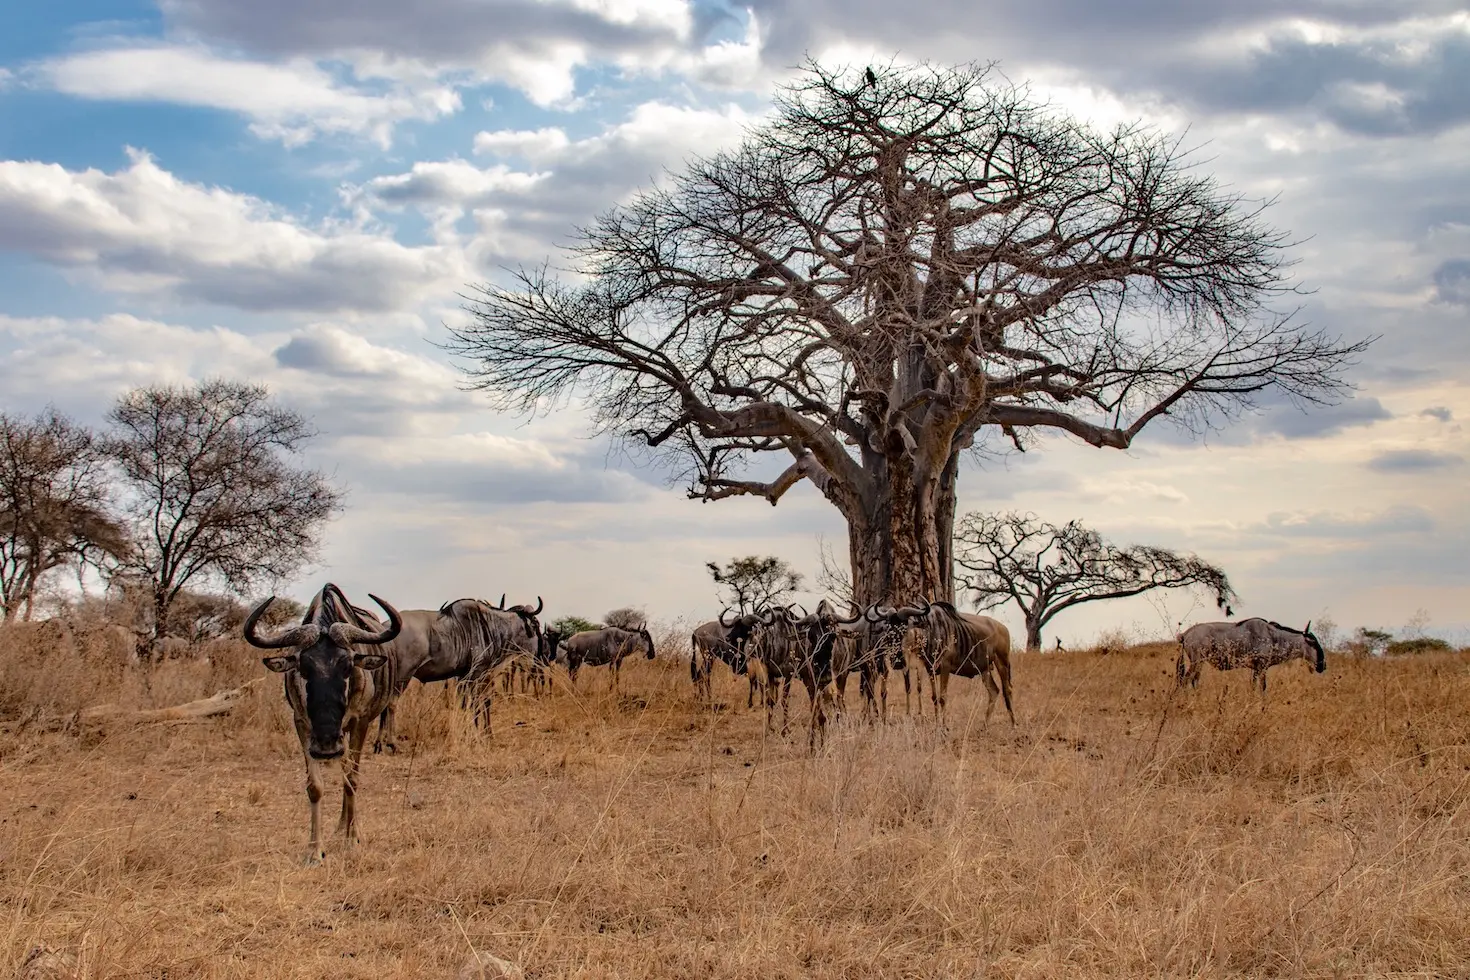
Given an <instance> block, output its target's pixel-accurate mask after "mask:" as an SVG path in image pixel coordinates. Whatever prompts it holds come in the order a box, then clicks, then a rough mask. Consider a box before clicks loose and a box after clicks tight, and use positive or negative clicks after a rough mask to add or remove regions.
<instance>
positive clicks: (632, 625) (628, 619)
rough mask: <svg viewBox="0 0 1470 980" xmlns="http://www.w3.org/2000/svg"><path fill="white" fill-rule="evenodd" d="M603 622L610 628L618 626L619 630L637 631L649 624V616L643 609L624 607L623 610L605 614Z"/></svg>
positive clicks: (614, 610)
mask: <svg viewBox="0 0 1470 980" xmlns="http://www.w3.org/2000/svg"><path fill="white" fill-rule="evenodd" d="M602 621H603V622H604V623H606V624H607V625H608V626H616V627H618V628H619V629H625V630H636V629H640V628H642V627H643V626H644V625H645V624H647V622H648V614H647V613H645V612H644V611H643V610H642V609H634V608H633V607H632V606H624V607H623V608H621V609H613V610H611V611H609V612H607V613H605V614H604V615H603V617H602Z"/></svg>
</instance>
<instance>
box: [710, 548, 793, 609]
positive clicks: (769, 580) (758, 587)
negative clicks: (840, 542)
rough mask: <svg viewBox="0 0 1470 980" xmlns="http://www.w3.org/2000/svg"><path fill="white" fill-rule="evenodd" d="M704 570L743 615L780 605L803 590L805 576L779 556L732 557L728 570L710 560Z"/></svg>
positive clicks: (726, 598) (726, 565)
mask: <svg viewBox="0 0 1470 980" xmlns="http://www.w3.org/2000/svg"><path fill="white" fill-rule="evenodd" d="M704 567H705V568H707V569H709V574H710V578H712V579H714V580H715V584H716V585H718V586H719V587H720V588H721V590H722V591H723V592H724V599H725V600H727V601H728V603H729V605H731V606H733V607H734V608H735V609H737V610H739V611H740V612H741V613H748V612H753V611H754V610H756V609H759V608H761V607H762V606H766V605H769V604H771V603H774V602H779V601H780V600H781V599H783V598H785V597H786V596H788V595H790V594H791V593H792V592H795V591H796V590H797V589H799V588H801V573H800V572H798V571H796V570H795V569H793V568H792V567H791V566H790V565H789V564H787V563H786V561H785V560H783V559H781V558H777V557H776V556H775V555H764V556H762V555H746V556H745V557H744V558H731V559H730V560H729V561H728V562H726V563H725V565H724V567H721V566H720V565H718V564H716V563H715V562H712V561H709V562H705V563H704Z"/></svg>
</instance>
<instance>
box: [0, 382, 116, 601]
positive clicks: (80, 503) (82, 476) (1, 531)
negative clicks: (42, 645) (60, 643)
mask: <svg viewBox="0 0 1470 980" xmlns="http://www.w3.org/2000/svg"><path fill="white" fill-rule="evenodd" d="M106 500H107V472H106V461H105V459H104V457H103V454H102V452H101V451H100V449H99V446H98V444H97V440H96V438H95V437H94V435H93V434H92V432H91V431H90V430H89V429H87V428H85V427H83V426H80V425H77V424H76V423H75V422H73V421H71V420H70V419H68V418H67V417H66V416H64V415H61V414H58V413H57V412H56V411H55V410H48V411H46V412H44V413H42V414H41V415H39V416H37V417H36V418H34V419H27V418H20V417H16V416H11V415H6V414H3V413H0V618H3V619H4V620H6V621H9V620H13V619H15V618H16V617H17V616H20V617H21V618H23V619H30V618H31V613H32V610H33V609H34V607H35V603H36V595H37V589H38V588H39V587H40V585H41V582H42V580H43V579H45V577H46V576H47V575H48V574H49V573H51V572H53V571H56V570H58V569H61V568H65V567H68V566H70V567H80V566H85V565H87V564H96V565H99V566H100V565H101V564H102V563H103V562H104V561H106V560H108V559H118V558H122V557H123V556H125V555H126V554H127V553H128V551H129V542H128V538H127V532H126V531H125V530H124V529H123V527H122V525H121V524H120V523H119V522H118V521H117V520H116V519H115V518H114V517H113V516H112V515H111V514H110V513H109V512H108V510H107V506H106Z"/></svg>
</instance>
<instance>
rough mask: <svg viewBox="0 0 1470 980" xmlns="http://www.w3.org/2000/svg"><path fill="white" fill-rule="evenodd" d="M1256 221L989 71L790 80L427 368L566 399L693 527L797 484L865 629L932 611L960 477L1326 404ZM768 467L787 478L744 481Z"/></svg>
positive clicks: (1127, 139) (492, 306) (492, 305)
mask: <svg viewBox="0 0 1470 980" xmlns="http://www.w3.org/2000/svg"><path fill="white" fill-rule="evenodd" d="M1262 207H1263V206H1261V205H1253V204H1250V203H1248V202H1246V201H1245V200H1243V199H1241V198H1240V197H1238V196H1237V195H1234V194H1232V193H1228V192H1226V191H1224V190H1222V189H1221V188H1220V187H1219V186H1218V185H1217V184H1216V183H1215V182H1214V181H1213V180H1212V179H1211V178H1210V177H1209V176H1208V175H1207V174H1205V173H1202V172H1201V171H1200V170H1199V169H1198V168H1197V167H1196V166H1195V165H1194V164H1193V163H1192V161H1191V160H1190V159H1189V156H1188V153H1187V152H1186V151H1185V150H1184V149H1183V148H1182V147H1181V146H1180V144H1179V142H1178V141H1177V140H1176V139H1174V138H1172V137H1169V136H1165V135H1162V134H1159V133H1156V132H1153V131H1151V130H1149V129H1147V128H1144V127H1142V126H1131V127H1123V128H1120V129H1116V130H1113V131H1110V132H1106V133H1101V132H1096V131H1094V130H1092V129H1090V128H1088V127H1086V126H1084V125H1082V124H1080V123H1077V122H1075V121H1073V120H1071V119H1068V118H1066V117H1064V116H1062V115H1060V114H1058V113H1056V112H1053V111H1051V110H1048V109H1047V108H1045V107H1041V106H1038V105H1036V104H1035V103H1033V102H1032V101H1030V100H1029V98H1028V97H1027V96H1026V94H1025V93H1024V92H1023V91H1022V90H1019V89H1017V88H1015V87H1012V86H1010V85H1008V84H1005V83H1003V82H1000V81H998V80H997V79H995V78H993V77H992V75H991V73H990V71H989V70H988V69H987V68H985V67H978V66H962V67H958V68H941V67H932V66H922V67H916V68H897V67H889V68H885V69H880V70H878V71H876V72H875V73H874V77H873V79H872V80H871V81H866V80H864V78H863V76H862V75H859V74H857V73H851V72H838V71H832V70H828V69H827V68H824V67H821V66H819V65H816V64H809V65H808V66H807V68H806V70H805V72H804V73H803V75H802V76H801V77H800V78H799V79H798V81H796V82H795V83H794V84H793V85H792V86H791V87H789V88H787V89H785V90H784V92H783V93H782V94H781V95H779V96H778V98H777V100H776V105H775V113H774V116H773V118H772V120H771V121H770V122H768V123H766V124H765V125H763V126H761V127H759V128H756V129H753V130H751V131H750V132H749V133H747V135H746V137H745V139H744V141H743V143H742V144H741V146H740V147H739V148H738V149H736V150H733V151H731V152H728V153H723V154H720V155H716V156H713V157H710V158H707V159H703V160H698V161H695V162H692V163H690V164H688V165H687V167H686V168H685V169H684V170H683V171H682V172H680V173H678V174H675V175H672V176H671V177H670V179H669V181H668V182H667V183H666V185H665V186H662V187H658V188H655V189H651V190H647V191H645V192H643V193H640V194H639V195H638V196H636V197H635V198H634V199H632V200H631V201H630V202H628V203H626V204H624V205H620V206H618V207H615V208H614V209H613V210H611V211H609V212H607V213H606V214H605V215H603V216H602V217H601V218H599V219H597V220H596V221H595V222H593V223H592V224H591V225H590V227H588V228H586V229H584V230H582V231H581V232H580V233H579V236H580V237H579V240H578V242H577V244H576V245H575V247H574V249H573V251H572V253H571V255H572V257H573V259H574V260H575V268H574V269H573V270H571V271H572V272H573V273H574V274H575V275H574V276H571V277H568V278H567V279H561V278H558V276H557V275H556V274H555V273H553V272H552V271H551V269H550V267H549V266H543V267H541V268H535V269H529V270H521V271H520V272H519V273H518V274H517V275H516V276H515V278H514V281H513V282H511V283H510V284H509V285H494V284H489V285H482V286H479V287H475V292H474V293H472V294H471V296H470V298H469V303H468V306H467V312H468V313H469V314H470V315H471V319H470V322H469V323H468V324H467V325H466V326H463V327H461V328H458V329H455V330H453V331H452V336H451V340H450V341H449V342H448V344H447V346H448V348H449V349H450V350H452V351H455V352H457V353H458V354H460V355H461V356H462V357H464V358H465V359H466V364H465V368H466V371H467V373H468V374H469V377H470V384H471V385H472V386H473V387H476V388H478V389H480V390H482V391H485V392H487V393H488V394H489V395H490V398H491V403H492V404H493V405H494V406H495V407H497V408H499V409H503V410H519V411H524V412H535V411H537V410H543V411H544V410H547V407H548V406H553V405H558V404H566V403H568V402H569V401H570V400H571V399H577V400H579V401H580V402H581V404H584V405H586V406H588V407H589V408H590V410H591V413H592V415H593V419H594V425H595V427H596V428H597V430H598V431H600V432H603V433H610V434H614V435H617V436H621V437H623V438H625V439H626V440H628V441H629V444H630V445H632V446H638V445H642V446H644V447H647V448H648V449H650V450H651V451H652V452H653V454H654V455H656V456H659V455H662V456H665V457H666V461H667V462H669V463H670V464H672V465H673V466H674V467H675V468H676V473H680V474H684V475H687V476H688V477H689V479H690V486H689V496H691V497H693V498H696V499H699V500H703V501H713V500H720V499H724V498H728V497H734V496H740V495H753V496H756V497H760V498H763V499H765V500H767V501H769V502H770V503H771V504H772V505H775V504H776V503H777V502H778V501H779V500H780V499H781V497H782V496H783V495H784V494H785V493H786V492H787V491H788V490H789V489H790V488H791V487H792V486H793V485H795V484H796V483H798V482H799V481H801V480H809V481H810V482H811V483H812V484H814V485H815V486H816V488H817V489H818V490H819V491H820V492H821V493H822V494H823V496H825V497H826V498H827V500H829V501H830V502H831V503H832V504H833V505H834V506H835V507H837V508H838V510H839V511H841V513H842V515H843V517H844V518H845V519H846V522H847V526H848V539H849V540H848V545H849V549H848V550H849V557H850V560H851V564H852V568H853V585H854V589H855V591H856V593H857V595H858V596H859V598H860V599H862V600H863V601H873V600H877V599H888V600H894V599H898V598H904V599H909V600H912V599H913V598H914V597H919V596H929V597H939V596H952V595H953V590H952V569H951V541H952V532H953V528H954V519H955V490H956V483H957V480H958V477H959V471H960V457H961V454H963V453H965V452H966V451H969V450H976V451H985V450H989V449H994V448H1000V447H1002V446H1004V445H1005V444H1006V441H1007V440H1008V441H1009V443H1011V444H1013V445H1014V446H1015V447H1016V448H1017V449H1024V448H1025V447H1027V446H1029V445H1031V444H1032V443H1034V442H1035V441H1036V440H1037V439H1038V437H1039V434H1040V433H1046V432H1054V433H1065V434H1066V435H1068V436H1071V437H1073V438H1077V439H1081V440H1082V441H1084V442H1086V443H1088V444H1090V445H1093V446H1098V447H1105V448H1111V449H1125V448H1127V447H1128V446H1129V445H1130V444H1131V443H1132V442H1133V440H1134V439H1135V438H1137V437H1138V435H1139V433H1140V432H1142V431H1143V429H1144V428H1145V427H1146V426H1148V425H1149V424H1150V423H1152V422H1155V421H1156V420H1158V419H1160V418H1162V417H1164V416H1171V417H1172V418H1174V419H1175V420H1176V421H1178V422H1180V423H1181V424H1184V425H1186V426H1192V427H1195V428H1201V427H1206V426H1209V425H1212V424H1216V423H1218V422H1220V421H1222V420H1224V419H1227V418H1229V417H1230V416H1231V415H1232V414H1234V413H1237V412H1239V411H1241V410H1244V409H1246V408H1249V407H1250V406H1251V405H1252V399H1253V396H1255V395H1256V394H1257V393H1259V392H1262V391H1263V390H1265V389H1270V388H1275V389H1277V390H1279V391H1281V392H1284V393H1285V394H1286V395H1288V396H1289V397H1291V398H1294V399H1297V400H1298V401H1303V402H1321V401H1327V400H1331V399H1332V398H1333V397H1334V396H1335V395H1337V394H1338V392H1339V391H1340V390H1341V387H1342V382H1341V380H1340V376H1339V375H1340V370H1341V368H1342V367H1343V366H1344V365H1345V362H1347V361H1348V360H1350V359H1351V355H1352V354H1354V353H1355V352H1356V351H1358V350H1360V349H1361V345H1352V344H1344V343H1342V342H1339V341H1337V340H1336V339H1334V338H1332V337H1330V336H1328V335H1326V334H1325V333H1323V332H1321V331H1317V330H1311V329H1306V328H1303V327H1301V326H1299V325H1297V324H1296V323H1295V322H1294V321H1293V320H1292V319H1291V317H1290V316H1289V315H1285V314H1282V315H1278V314H1276V313H1275V312H1273V310H1272V308H1271V307H1272V304H1273V303H1274V302H1276V301H1278V300H1279V298H1280V297H1282V296H1283V295H1284V294H1287V293H1289V292H1290V289H1291V287H1290V283H1289V281H1288V279H1287V278H1286V274H1285V271H1284V266H1285V254H1284V249H1285V247H1286V245H1287V244H1288V243H1287V240H1286V238H1285V237H1284V235H1283V234H1282V233H1280V232H1277V231H1275V230H1273V229H1271V228H1270V227H1269V226H1267V225H1266V224H1265V223H1264V221H1263V220H1262V213H1261V209H1262ZM765 454H774V455H775V456H776V457H777V458H779V459H784V460H785V461H786V466H785V468H784V469H783V470H781V471H780V472H776V471H775V470H774V468H771V469H770V471H769V472H767V473H757V474H742V473H741V472H740V470H741V468H742V467H743V466H745V465H746V464H748V463H751V462H758V461H759V460H760V459H761V457H763V456H764V455H765ZM753 475H756V476H769V477H770V478H769V479H750V478H746V477H748V476H753Z"/></svg>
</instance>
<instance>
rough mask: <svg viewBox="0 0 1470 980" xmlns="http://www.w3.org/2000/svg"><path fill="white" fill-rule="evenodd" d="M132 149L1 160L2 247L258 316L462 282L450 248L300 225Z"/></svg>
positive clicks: (382, 303) (392, 301)
mask: <svg viewBox="0 0 1470 980" xmlns="http://www.w3.org/2000/svg"><path fill="white" fill-rule="evenodd" d="M129 153H130V157H131V160H132V162H131V164H130V165H129V166H128V167H126V168H125V169H121V170H118V171H116V172H114V173H110V174H109V173H103V172H101V171H98V170H90V169H89V170H83V171H73V170H68V169H66V168H65V167H62V166H60V165H57V164H45V163H35V162H21V161H16V160H6V161H0V249H10V250H13V251H18V252H22V253H24V254H29V255H31V256H34V257H36V258H39V259H42V260H44V261H46V262H49V263H52V264H54V265H57V266H60V267H62V268H65V269H73V270H79V271H81V272H83V273H85V274H87V275H95V276H97V277H99V278H100V280H101V282H102V283H103V284H104V285H105V286H106V287H107V288H109V289H112V290H115V291H118V292H122V293H129V294H134V295H142V296H155V297H166V298H170V299H174V300H177V301H182V302H192V303H212V304H218V305H221V306H228V307H235V308H238V309H242V310H252V311H261V312H280V311H304V312H316V313H335V312H346V311H366V312H382V311H390V310H399V309H404V308H408V307H411V306H413V305H414V304H416V303H418V302H420V301H422V300H423V299H425V298H427V297H430V296H435V295H441V296H442V295H447V294H452V293H453V291H454V289H455V288H457V287H458V286H459V284H460V283H462V282H463V281H465V279H466V278H467V275H466V272H465V270H464V265H463V262H462V256H461V255H460V254H459V252H458V251H457V250H454V249H451V248H447V247H441V246H421V247H411V246H405V245H401V244H399V243H398V242H397V241H395V240H394V239H393V238H392V237H391V236H390V235H388V234H387V233H384V232H379V231H373V230H369V229H367V228H364V227H354V226H341V225H333V224H327V225H323V226H321V227H317V228H312V227H308V226H306V225H304V224H301V223H300V222H297V221H295V220H293V219H292V218H291V217H289V216H287V215H285V214H283V213H281V212H280V210H279V209H277V208H274V207H272V206H271V205H269V204H267V203H266V202H264V201H262V200H260V199H258V198H254V197H250V196H248V195H244V194H237V193H234V192H232V191H229V190H226V189H224V188H220V187H207V186H204V185H202V184H193V183H188V182H186V181H182V180H180V179H178V178H177V177H175V176H174V175H173V174H171V173H169V172H168V171H166V170H164V169H162V168H161V167H159V166H158V164H157V163H155V162H154V160H153V158H152V157H150V156H149V155H148V154H146V153H144V152H141V151H136V150H130V151H129Z"/></svg>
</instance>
